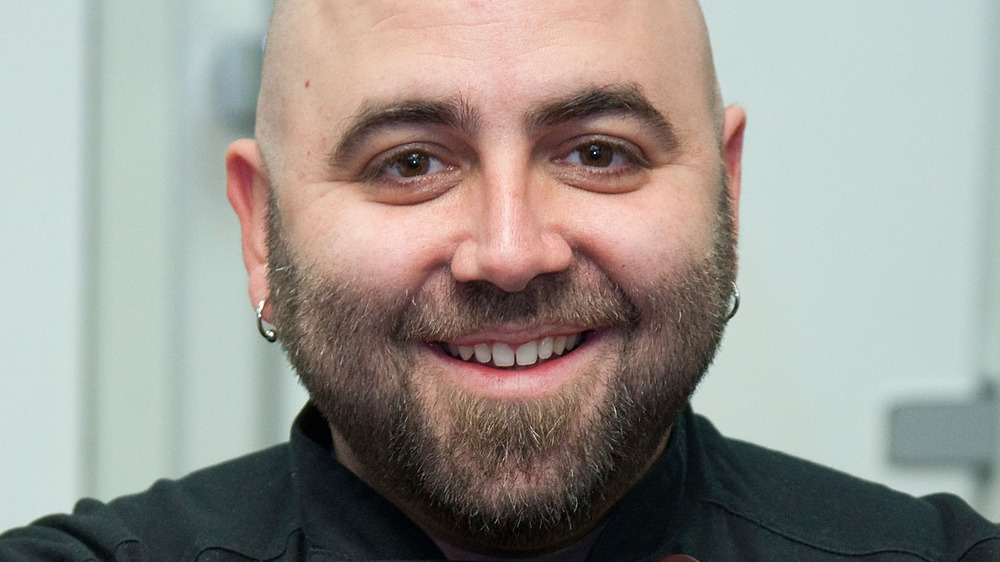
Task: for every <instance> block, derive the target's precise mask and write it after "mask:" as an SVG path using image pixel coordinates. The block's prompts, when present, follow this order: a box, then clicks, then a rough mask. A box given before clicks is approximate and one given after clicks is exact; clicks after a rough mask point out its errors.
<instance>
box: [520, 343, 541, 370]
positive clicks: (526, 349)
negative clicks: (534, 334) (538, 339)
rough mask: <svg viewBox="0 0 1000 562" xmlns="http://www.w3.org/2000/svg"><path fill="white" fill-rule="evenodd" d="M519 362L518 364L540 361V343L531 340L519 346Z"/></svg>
mask: <svg viewBox="0 0 1000 562" xmlns="http://www.w3.org/2000/svg"><path fill="white" fill-rule="evenodd" d="M515 355H517V364H518V365H534V364H535V363H537V362H538V344H537V343H535V342H533V341H529V342H528V343H526V344H523V345H521V346H519V347H518V348H517V353H516V354H515Z"/></svg>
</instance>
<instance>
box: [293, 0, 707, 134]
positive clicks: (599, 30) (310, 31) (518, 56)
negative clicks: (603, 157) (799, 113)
mask: <svg viewBox="0 0 1000 562" xmlns="http://www.w3.org/2000/svg"><path fill="white" fill-rule="evenodd" d="M291 1H292V2H295V3H296V4H297V9H296V10H295V13H294V14H292V15H291V16H290V17H289V18H288V19H287V21H286V23H285V26H286V29H285V30H283V33H281V36H282V37H281V41H282V42H283V43H287V45H284V46H283V47H284V48H286V49H287V52H286V53H285V55H284V56H282V57H281V58H282V59H283V60H282V68H281V74H282V82H283V85H282V86H281V87H282V89H283V90H285V91H284V93H283V95H282V105H283V106H285V107H286V108H288V107H293V108H296V109H297V110H301V111H297V113H298V119H299V120H304V121H300V122H298V123H296V124H295V125H296V126H295V129H297V130H301V129H302V128H304V127H306V126H307V125H308V124H309V123H308V121H309V120H312V121H315V120H316V118H323V119H327V120H332V121H333V123H332V124H326V125H327V126H326V129H327V131H328V132H329V131H330V125H332V126H333V128H337V127H336V126H337V125H338V124H339V123H338V122H337V121H338V120H339V119H343V118H345V116H347V115H351V114H353V113H356V112H357V111H358V110H359V109H360V108H362V107H364V106H365V105H369V104H371V103H373V102H374V103H379V102H391V101H396V100H399V99H407V98H452V97H455V96H460V97H462V98H463V99H464V100H467V101H468V102H469V103H470V104H471V105H473V106H476V107H477V108H478V109H480V110H481V112H482V113H483V114H484V115H486V116H487V117H488V118H489V117H490V116H494V117H496V118H498V119H499V118H501V117H504V118H505V117H506V116H513V115H515V114H517V115H520V114H523V112H525V111H528V110H530V108H531V106H532V104H535V103H537V102H538V100H540V99H545V98H547V97H551V96H553V95H560V94H562V93H564V92H567V91H577V90H580V89H582V88H585V87H601V86H606V85H614V84H636V85H638V86H639V87H641V88H642V90H643V91H644V92H645V93H646V94H647V95H648V96H649V98H650V99H651V100H652V101H653V102H654V104H656V105H657V106H658V109H660V110H661V111H664V112H665V113H671V114H674V119H675V120H676V119H678V118H679V117H686V118H690V119H692V120H696V121H697V122H707V121H708V120H709V115H708V114H709V111H710V109H709V107H708V103H707V95H706V92H707V90H708V88H707V86H706V75H705V64H706V56H707V51H706V47H705V45H706V39H705V37H704V32H703V28H702V27H701V19H700V13H699V12H698V8H697V5H696V4H694V3H693V2H692V1H683V0H615V1H614V2H607V1H605V2H601V1H597V2H595V1H593V0H591V1H580V0H532V1H527V0H489V1H487V0H483V1H467V0H464V1H457V0H421V1H420V2H414V1H412V0H405V1H394V0H356V1H355V0H302V1H298V0H291ZM288 117H291V119H292V120H293V121H296V120H297V118H296V116H294V115H292V116H286V118H288ZM681 125H683V124H681Z"/></svg>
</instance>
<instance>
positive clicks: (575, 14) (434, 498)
mask: <svg viewBox="0 0 1000 562" xmlns="http://www.w3.org/2000/svg"><path fill="white" fill-rule="evenodd" d="M480 4H482V5H480ZM695 10H696V8H692V7H691V6H689V5H688V4H687V3H684V2H678V3H673V2H667V3H663V2H615V3H596V4H595V3H587V2H569V1H561V0H554V1H553V0H550V1H547V2H544V3H537V2H532V3H528V2H487V3H478V2H438V1H428V2H419V3H415V2H398V3H397V2H358V3H356V5H355V3H352V2H307V3H305V5H304V6H303V7H302V8H301V10H300V11H298V13H297V14H296V15H294V29H295V32H294V39H290V38H286V39H285V40H286V41H288V42H289V43H288V44H287V45H282V46H280V47H273V48H275V49H287V50H289V52H294V53H295V57H294V59H291V60H288V61H287V63H286V64H284V65H283V67H282V69H281V72H282V80H281V81H282V84H281V89H282V90H281V92H282V93H281V102H280V109H279V110H277V112H276V114H275V115H278V116H279V117H280V118H279V119H277V120H276V122H275V129H274V131H275V135H276V144H275V146H278V147H280V148H279V150H280V153H279V154H268V155H267V156H268V162H269V164H271V170H270V171H271V174H270V186H271V191H270V192H269V194H268V197H269V198H270V202H271V206H270V215H269V219H270V220H269V221H268V225H269V226H268V231H269V235H268V250H269V254H270V255H269V264H268V266H269V271H270V273H269V276H268V280H267V281H268V283H269V293H270V298H271V303H272V306H273V310H274V322H275V324H276V325H277V326H278V329H279V332H280V333H281V338H282V343H283V345H284V346H285V349H286V351H287V353H288V356H289V359H290V360H291V362H292V363H293V365H294V366H295V367H296V369H297V370H298V372H299V374H300V376H301V377H302V380H303V382H304V383H305V385H306V387H307V388H308V390H309V392H310V395H311V397H312V399H313V401H314V402H315V404H316V405H317V406H318V407H319V409H320V410H321V411H322V412H323V414H324V415H325V416H326V418H327V420H328V421H329V422H330V424H331V428H332V430H333V432H334V438H335V441H336V443H337V447H338V450H337V454H338V457H340V458H341V460H342V461H343V462H344V463H345V464H346V465H347V466H349V467H350V468H351V469H352V470H354V471H355V472H357V473H358V474H359V476H361V477H362V478H363V479H365V480H366V481H368V482H369V483H370V484H371V485H372V486H374V487H375V488H376V489H378V490H379V491H380V492H382V493H383V494H384V495H386V496H387V497H388V498H390V499H391V500H393V501H395V502H396V503H397V504H398V505H400V507H401V508H402V509H404V511H406V512H407V513H408V514H409V515H410V516H411V517H413V518H414V519H415V520H416V521H417V522H418V523H420V524H421V525H423V526H425V528H427V529H428V530H429V531H430V532H432V533H433V534H437V535H439V537H440V538H444V539H446V540H453V541H458V542H463V541H464V542H466V543H468V542H470V541H474V542H478V544H479V546H486V547H492V548H499V549H504V548H510V549H522V550H531V549H540V548H547V547H553V546H558V545H559V544H560V543H565V542H567V541H569V540H571V539H573V538H576V537H577V536H578V535H579V534H580V533H581V532H585V531H587V530H589V529H590V528H592V527H593V526H594V525H595V524H596V523H597V522H598V521H599V519H600V517H601V516H602V515H604V514H605V513H606V511H607V510H608V509H609V508H610V506H611V505H613V504H614V502H616V501H617V500H618V499H620V497H621V496H622V495H623V494H624V493H625V491H627V489H628V488H629V487H630V486H631V485H632V484H634V482H635V481H636V480H637V479H638V478H640V477H641V475H642V474H643V473H644V472H645V470H646V469H648V467H649V465H650V463H651V462H652V461H653V460H654V459H655V457H656V456H657V454H658V453H659V452H660V451H661V450H662V447H663V446H664V444H665V441H666V439H667V436H668V434H669V427H670V425H671V424H672V422H673V420H674V418H675V417H676V415H677V413H678V411H679V410H680V409H682V408H683V406H684V404H685V403H686V401H687V398H688V396H689V395H690V393H691V392H692V390H693V388H694V386H695V384H696V383H697V381H698V379H699V378H700V376H701V375H702V373H703V372H704V369H705V368H707V366H708V363H709V362H710V361H711V358H712V356H713V355H714V351H715V348H716V346H717V344H718V340H719V338H720V337H721V332H722V328H723V326H724V324H725V314H726V308H727V303H728V295H729V292H730V289H731V281H732V277H733V275H734V271H735V263H734V262H735V257H734V254H733V243H734V232H733V229H734V227H733V215H734V210H733V208H732V206H733V201H734V200H735V197H734V194H735V191H736V190H737V189H738V174H736V177H735V178H730V179H735V180H736V183H737V185H735V186H732V189H731V190H727V188H726V185H727V182H726V176H727V172H729V174H728V175H730V176H732V175H733V174H732V171H733V169H734V166H733V165H732V162H733V161H734V160H733V159H732V158H729V159H726V158H722V157H720V149H719V146H720V142H719V139H718V137H717V132H716V131H715V130H714V128H713V126H712V122H713V121H712V104H711V99H710V95H709V94H710V85H709V84H708V83H707V79H706V77H705V74H704V65H705V63H706V61H705V60H704V58H703V57H704V56H705V54H704V52H703V49H702V41H703V39H701V38H700V37H699V35H698V31H697V22H698V20H697V17H698V16H697V12H696V11H695ZM727 130H728V129H727ZM727 135H728V133H727ZM727 142H728V140H727V139H726V138H724V139H723V146H725V145H726V144H727ZM737 144H738V143H737ZM736 152H737V153H736V155H735V156H736V159H735V162H737V163H738V147H737V148H736ZM722 156H725V154H723V155H722ZM241 218H243V217H242V216H241ZM244 222H245V223H246V222H247V221H246V220H244ZM258 222H259V221H258ZM244 226H245V228H246V224H245V225H244ZM257 230H260V228H258V229H257ZM248 267H249V264H248ZM255 271H258V270H254V269H253V268H251V276H252V279H251V284H252V285H253V284H254V279H253V276H254V275H255ZM256 275H259V273H256ZM257 283H258V284H263V282H262V281H260V280H259V279H258V280H257ZM463 529H464V530H466V531H467V535H470V536H463V532H462V530H463Z"/></svg>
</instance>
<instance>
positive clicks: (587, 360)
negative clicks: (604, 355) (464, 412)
mask: <svg viewBox="0 0 1000 562" xmlns="http://www.w3.org/2000/svg"><path fill="white" fill-rule="evenodd" d="M607 339H608V334H607V333H606V332H603V331H601V332H588V333H587V335H586V337H585V338H584V339H583V341H582V342H581V343H580V344H579V345H578V346H577V347H576V348H574V349H573V351H571V352H570V353H567V354H565V355H563V356H561V357H559V358H557V359H549V360H548V361H545V362H543V363H540V364H536V365H530V366H525V367H519V368H516V369H496V368H493V367H490V366H488V365H483V364H481V363H472V362H467V361H463V360H461V359H456V358H454V357H452V356H451V355H449V354H448V353H447V352H446V351H444V350H443V349H441V348H439V347H436V346H427V347H426V348H425V349H426V353H427V354H428V355H430V360H431V361H433V362H434V363H435V364H437V365H439V366H440V367H441V369H442V371H443V372H444V373H445V377H446V378H447V379H448V382H450V383H451V384H452V385H454V386H455V387H457V388H459V389H461V390H463V391H466V392H472V393H475V394H479V395H482V396H485V397H489V398H496V399H526V398H538V397H543V396H548V395H551V394H554V393H555V392H557V391H558V390H559V389H560V388H562V387H563V386H565V385H566V384H567V383H570V382H572V381H573V380H576V379H577V378H579V376H581V375H582V374H583V373H584V372H585V371H588V370H590V369H592V368H593V367H594V364H595V363H596V362H597V361H598V360H599V358H600V355H601V350H602V348H606V347H607Z"/></svg>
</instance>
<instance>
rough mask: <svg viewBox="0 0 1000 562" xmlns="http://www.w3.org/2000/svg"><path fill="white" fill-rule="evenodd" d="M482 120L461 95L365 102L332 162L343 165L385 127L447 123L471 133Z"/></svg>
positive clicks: (445, 124)
mask: <svg viewBox="0 0 1000 562" xmlns="http://www.w3.org/2000/svg"><path fill="white" fill-rule="evenodd" d="M478 121H479V120H478V118H477V116H476V114H475V112H474V111H473V110H472V108H471V107H470V106H469V105H468V104H467V103H466V102H465V101H464V100H462V99H460V98H456V99H448V100H420V99H414V100H403V101H400V102H390V103H369V104H365V105H364V106H362V108H361V110H360V111H358V112H357V113H356V114H355V115H354V117H353V118H352V119H351V123H350V125H349V126H348V127H347V132H345V133H344V135H343V137H341V139H340V142H339V143H338V144H337V147H336V149H335V150H334V152H333V156H332V158H331V164H333V165H334V166H338V165H341V164H343V163H344V162H346V161H347V160H349V159H350V158H351V156H352V155H353V154H354V152H355V151H357V150H358V148H359V147H361V146H362V145H363V144H364V143H365V141H367V140H368V139H369V138H371V137H372V136H374V135H376V134H377V133H379V132H380V131H383V130H385V129H389V128H392V127H396V126H399V125H408V124H410V125H443V126H449V127H456V128H459V129H461V130H463V131H465V132H471V131H473V130H474V129H476V128H477V127H478Z"/></svg>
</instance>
